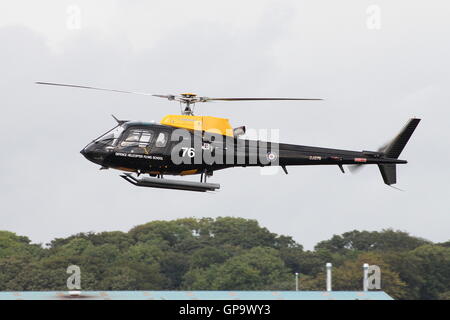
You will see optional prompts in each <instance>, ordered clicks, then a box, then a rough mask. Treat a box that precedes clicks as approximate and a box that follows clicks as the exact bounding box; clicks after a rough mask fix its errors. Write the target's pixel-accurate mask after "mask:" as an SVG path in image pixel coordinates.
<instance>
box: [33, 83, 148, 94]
mask: <svg viewBox="0 0 450 320" xmlns="http://www.w3.org/2000/svg"><path fill="white" fill-rule="evenodd" d="M36 84H43V85H47V86H58V87H71V88H80V89H91V90H101V91H112V92H120V93H131V94H140V95H144V96H151V95H152V94H151V93H145V92H134V91H123V90H115V89H106V88H97V87H87V86H79V85H75V84H64V83H53V82H40V81H38V82H36Z"/></svg>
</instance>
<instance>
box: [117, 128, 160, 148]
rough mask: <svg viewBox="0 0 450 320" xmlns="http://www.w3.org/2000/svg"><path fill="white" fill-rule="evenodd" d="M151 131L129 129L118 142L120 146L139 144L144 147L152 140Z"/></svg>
mask: <svg viewBox="0 0 450 320" xmlns="http://www.w3.org/2000/svg"><path fill="white" fill-rule="evenodd" d="M152 136H153V133H152V132H151V131H148V130H140V129H139V130H138V129H135V130H130V132H129V133H128V136H127V137H126V138H125V140H123V141H122V142H121V144H120V146H121V147H131V146H139V147H141V148H144V147H146V146H147V145H148V144H149V142H150V141H151V140H152Z"/></svg>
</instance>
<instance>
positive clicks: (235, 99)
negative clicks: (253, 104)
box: [201, 97, 323, 102]
mask: <svg viewBox="0 0 450 320" xmlns="http://www.w3.org/2000/svg"><path fill="white" fill-rule="evenodd" d="M201 99H202V100H203V101H205V102H206V101H265V100H266V101H278V100H304V101H305V100H306V101H309V100H310V101H314V100H323V99H316V98H208V97H202V98H201Z"/></svg>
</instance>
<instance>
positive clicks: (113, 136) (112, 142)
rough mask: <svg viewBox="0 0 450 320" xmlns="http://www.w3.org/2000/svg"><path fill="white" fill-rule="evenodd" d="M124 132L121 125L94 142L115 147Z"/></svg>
mask: <svg viewBox="0 0 450 320" xmlns="http://www.w3.org/2000/svg"><path fill="white" fill-rule="evenodd" d="M123 130H124V128H123V127H122V126H121V125H119V126H116V127H114V128H112V129H111V130H109V131H108V132H106V133H105V134H103V135H102V136H100V137H99V138H97V139H95V140H94V142H95V143H102V144H106V145H108V146H112V147H115V146H116V145H117V141H118V140H119V137H120V135H121V134H122V132H123Z"/></svg>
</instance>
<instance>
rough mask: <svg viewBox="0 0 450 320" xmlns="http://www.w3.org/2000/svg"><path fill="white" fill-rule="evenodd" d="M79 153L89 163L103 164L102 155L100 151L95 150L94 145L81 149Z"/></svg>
mask: <svg viewBox="0 0 450 320" xmlns="http://www.w3.org/2000/svg"><path fill="white" fill-rule="evenodd" d="M80 153H81V154H82V155H83V156H84V157H85V158H86V159H87V160H89V161H91V162H94V163H97V164H100V165H101V164H103V160H104V153H103V152H102V150H100V149H98V148H96V146H95V145H92V144H90V145H88V146H87V147H85V148H83V149H82V150H81V151H80Z"/></svg>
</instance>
